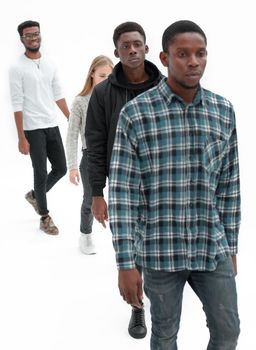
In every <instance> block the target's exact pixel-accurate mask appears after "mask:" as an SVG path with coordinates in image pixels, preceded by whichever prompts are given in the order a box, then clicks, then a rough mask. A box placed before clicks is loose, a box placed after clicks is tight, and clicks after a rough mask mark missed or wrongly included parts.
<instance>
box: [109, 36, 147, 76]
mask: <svg viewBox="0 0 256 350" xmlns="http://www.w3.org/2000/svg"><path fill="white" fill-rule="evenodd" d="M147 52H148V48H147V46H146V45H145V42H144V37H143V36H142V35H141V34H140V33H139V32H127V33H123V34H121V35H120V37H119V39H118V42H117V48H116V50H115V56H116V57H119V58H120V61H121V63H122V64H123V65H124V66H126V67H128V68H132V69H133V68H137V67H139V66H140V65H141V64H142V63H144V61H145V55H146V53H147Z"/></svg>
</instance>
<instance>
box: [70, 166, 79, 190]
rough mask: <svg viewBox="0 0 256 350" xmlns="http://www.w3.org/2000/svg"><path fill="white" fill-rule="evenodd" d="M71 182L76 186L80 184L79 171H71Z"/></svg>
mask: <svg viewBox="0 0 256 350" xmlns="http://www.w3.org/2000/svg"><path fill="white" fill-rule="evenodd" d="M69 181H70V182H72V184H74V185H76V186H77V185H78V184H79V182H80V175H79V171H78V170H77V169H72V170H70V171H69Z"/></svg>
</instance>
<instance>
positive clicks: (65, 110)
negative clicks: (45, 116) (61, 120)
mask: <svg viewBox="0 0 256 350" xmlns="http://www.w3.org/2000/svg"><path fill="white" fill-rule="evenodd" d="M56 104H57V106H58V107H59V109H60V110H61V111H62V113H63V114H64V115H65V117H66V118H67V119H68V118H69V114H70V112H69V109H68V106H67V102H66V100H65V98H62V99H60V100H58V101H56Z"/></svg>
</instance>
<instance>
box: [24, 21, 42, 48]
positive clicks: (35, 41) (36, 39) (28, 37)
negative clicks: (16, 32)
mask: <svg viewBox="0 0 256 350" xmlns="http://www.w3.org/2000/svg"><path fill="white" fill-rule="evenodd" d="M21 42H22V43H23V45H24V46H25V49H26V50H27V51H31V52H37V51H39V49H40V44H41V35H40V29H39V28H38V27H29V28H25V29H23V35H22V36H21Z"/></svg>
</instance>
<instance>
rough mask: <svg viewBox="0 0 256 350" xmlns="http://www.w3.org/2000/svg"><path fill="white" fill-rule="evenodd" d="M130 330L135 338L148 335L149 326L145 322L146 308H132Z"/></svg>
mask: <svg viewBox="0 0 256 350" xmlns="http://www.w3.org/2000/svg"><path fill="white" fill-rule="evenodd" d="M128 332H129V334H130V336H131V337H133V338H135V339H142V338H145V336H146V335H147V327H146V323H145V312H144V309H138V308H136V307H133V308H132V315H131V319H130V322H129V327H128Z"/></svg>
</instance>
